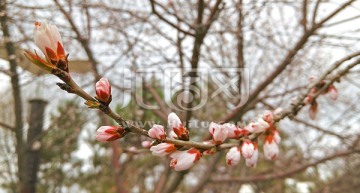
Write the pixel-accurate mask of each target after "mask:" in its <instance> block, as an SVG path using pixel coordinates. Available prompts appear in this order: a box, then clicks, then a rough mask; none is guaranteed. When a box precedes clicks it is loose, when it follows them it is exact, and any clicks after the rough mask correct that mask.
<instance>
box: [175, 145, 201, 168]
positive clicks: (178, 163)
mask: <svg viewBox="0 0 360 193" xmlns="http://www.w3.org/2000/svg"><path fill="white" fill-rule="evenodd" d="M200 157H201V153H200V152H199V150H197V149H195V148H191V149H189V150H186V151H176V152H174V153H172V154H171V155H170V158H171V159H172V160H171V161H170V167H171V168H172V169H174V170H175V171H182V170H187V169H189V168H191V167H192V166H193V165H194V164H195V162H196V161H198V160H199V159H200Z"/></svg>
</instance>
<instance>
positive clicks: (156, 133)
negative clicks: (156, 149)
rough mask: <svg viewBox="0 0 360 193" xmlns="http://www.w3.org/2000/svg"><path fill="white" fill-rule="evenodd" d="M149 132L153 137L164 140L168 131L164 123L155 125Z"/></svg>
mask: <svg viewBox="0 0 360 193" xmlns="http://www.w3.org/2000/svg"><path fill="white" fill-rule="evenodd" d="M148 134H149V136H150V137H151V138H153V139H159V140H164V139H165V136H166V133H165V130H164V127H163V126H162V125H156V124H155V125H153V126H152V128H151V129H150V130H149V131H148Z"/></svg>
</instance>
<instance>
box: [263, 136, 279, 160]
mask: <svg viewBox="0 0 360 193" xmlns="http://www.w3.org/2000/svg"><path fill="white" fill-rule="evenodd" d="M278 155H279V146H278V144H277V143H276V142H275V140H274V136H272V135H269V136H266V138H265V143H264V156H265V158H266V159H268V160H274V159H276V158H277V156H278Z"/></svg>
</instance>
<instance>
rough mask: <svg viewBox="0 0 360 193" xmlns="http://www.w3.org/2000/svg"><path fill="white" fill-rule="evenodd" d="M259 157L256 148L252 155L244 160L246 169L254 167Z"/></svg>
mask: <svg viewBox="0 0 360 193" xmlns="http://www.w3.org/2000/svg"><path fill="white" fill-rule="evenodd" d="M258 157H259V150H258V148H256V149H255V151H254V154H253V155H252V156H251V157H250V158H247V159H245V162H246V166H247V167H256V163H257V160H258Z"/></svg>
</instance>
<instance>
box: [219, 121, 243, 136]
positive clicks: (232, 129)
mask: <svg viewBox="0 0 360 193" xmlns="http://www.w3.org/2000/svg"><path fill="white" fill-rule="evenodd" d="M222 126H223V127H224V128H225V129H226V130H227V138H231V139H237V138H238V137H239V136H240V135H241V134H242V133H243V131H242V129H240V128H239V127H237V126H236V125H234V124H232V123H225V124H223V125H222Z"/></svg>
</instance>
